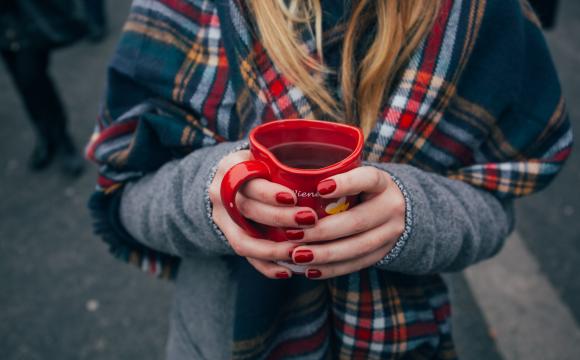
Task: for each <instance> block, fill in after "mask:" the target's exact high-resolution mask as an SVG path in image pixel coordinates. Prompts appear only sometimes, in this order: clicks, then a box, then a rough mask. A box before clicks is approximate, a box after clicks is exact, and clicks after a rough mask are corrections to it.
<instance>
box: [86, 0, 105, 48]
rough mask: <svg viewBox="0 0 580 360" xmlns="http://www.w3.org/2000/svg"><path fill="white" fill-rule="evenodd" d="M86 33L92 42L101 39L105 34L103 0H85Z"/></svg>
mask: <svg viewBox="0 0 580 360" xmlns="http://www.w3.org/2000/svg"><path fill="white" fill-rule="evenodd" d="M85 6H86V11H87V24H88V34H87V38H88V39H89V40H90V41H92V42H99V41H102V40H103V39H104V38H105V37H106V36H107V18H106V14H105V0H85Z"/></svg>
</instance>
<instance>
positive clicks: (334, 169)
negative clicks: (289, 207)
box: [221, 119, 364, 270]
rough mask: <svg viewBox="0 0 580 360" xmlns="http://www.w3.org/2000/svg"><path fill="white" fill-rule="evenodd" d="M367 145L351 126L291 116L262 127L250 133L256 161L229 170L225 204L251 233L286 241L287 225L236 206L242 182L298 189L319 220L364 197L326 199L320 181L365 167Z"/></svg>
mask: <svg viewBox="0 0 580 360" xmlns="http://www.w3.org/2000/svg"><path fill="white" fill-rule="evenodd" d="M363 145H364V135H363V133H362V131H361V130H360V129H359V128H357V127H354V126H349V125H343V124H337V123H331V122H326V121H317V120H303V119H291V120H279V121H273V122H269V123H265V124H262V125H260V126H257V127H256V128H254V129H253V130H252V131H251V132H250V153H251V156H252V160H249V161H244V162H242V163H239V164H237V165H235V166H233V167H232V168H231V169H230V170H228V172H227V173H226V174H225V176H224V178H223V180H222V184H221V199H222V203H223V204H224V206H225V208H226V210H227V211H228V213H229V215H230V216H231V217H232V219H233V220H234V221H235V222H236V223H237V224H238V225H239V226H240V227H241V228H243V229H244V230H245V231H246V232H247V233H248V234H249V235H250V236H253V237H256V238H262V239H270V240H273V241H277V242H280V241H286V240H288V239H287V238H286V233H285V229H282V228H276V227H272V226H266V225H263V224H257V223H255V222H252V221H250V220H248V219H246V218H245V217H243V216H242V214H241V213H240V212H239V210H238V209H237V207H236V205H235V198H236V193H237V192H238V190H239V189H240V187H241V186H242V185H244V184H245V183H246V182H248V181H250V180H252V179H256V178H263V179H266V180H269V181H272V182H275V183H278V184H281V185H284V186H286V187H288V188H290V189H292V190H293V191H294V192H295V194H296V197H297V200H298V201H297V203H296V206H305V207H309V208H312V209H313V210H314V211H315V212H316V214H317V215H318V218H319V219H320V218H323V217H325V216H328V215H332V214H336V213H339V212H342V211H345V210H347V209H349V208H350V207H352V206H354V205H355V204H356V203H357V202H358V196H348V197H342V198H340V199H323V198H321V197H320V195H319V194H318V191H317V185H318V183H319V182H320V181H322V180H324V179H326V178H328V177H330V176H333V175H336V174H340V173H344V172H347V171H349V170H352V169H354V168H357V167H359V166H360V165H361V161H362V159H361V154H362V149H363ZM285 265H288V264H285ZM293 270H297V269H293ZM298 270H299V269H298Z"/></svg>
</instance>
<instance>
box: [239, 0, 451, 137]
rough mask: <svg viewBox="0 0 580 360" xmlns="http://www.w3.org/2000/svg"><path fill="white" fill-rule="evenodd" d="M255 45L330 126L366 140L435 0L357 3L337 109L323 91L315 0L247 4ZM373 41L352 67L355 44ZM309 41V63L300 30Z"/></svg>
mask: <svg viewBox="0 0 580 360" xmlns="http://www.w3.org/2000/svg"><path fill="white" fill-rule="evenodd" d="M247 2H248V5H249V8H250V10H251V12H252V14H253V16H254V19H255V21H256V24H257V26H258V29H259V33H260V40H261V42H262V44H263V46H264V48H265V49H266V51H267V52H268V55H269V56H270V58H271V59H272V61H273V62H274V64H275V65H276V66H277V67H278V68H279V69H280V71H281V72H282V73H283V74H284V75H285V76H286V77H287V78H288V79H289V80H290V81H291V82H292V83H294V84H295V85H296V86H297V87H298V88H300V89H301V90H302V91H303V92H304V94H305V95H306V96H307V97H308V98H309V99H310V100H311V101H312V102H314V103H315V104H316V105H317V106H318V107H319V108H320V110H322V111H323V112H324V113H325V114H326V115H328V116H330V117H331V118H332V120H335V121H338V122H343V123H351V124H357V125H359V126H361V127H362V128H363V130H364V132H365V134H367V135H368V134H369V133H370V131H371V129H372V127H373V126H374V125H375V122H376V119H377V117H378V113H379V111H380V108H381V105H382V103H383V100H384V97H385V95H386V92H387V91H388V90H389V89H390V87H391V86H392V82H393V81H394V79H395V77H396V75H397V73H398V72H399V71H400V70H401V69H402V67H403V65H405V63H406V62H407V61H408V60H409V58H410V56H411V54H412V52H413V51H414V50H415V49H416V48H417V47H418V46H419V44H420V42H421V40H422V39H423V38H424V37H425V35H426V34H427V32H428V31H429V30H430V29H431V27H432V26H433V23H434V21H435V19H436V17H437V14H438V12H439V11H438V10H439V4H440V1H439V0H359V1H356V2H353V3H354V6H353V7H354V9H353V11H352V15H351V18H350V20H349V21H348V23H347V27H346V32H345V35H344V43H343V52H342V65H341V69H340V70H339V71H340V73H339V75H340V86H341V89H340V90H341V93H342V103H338V102H337V101H336V100H335V99H334V97H333V96H332V95H331V92H330V91H329V89H327V88H326V86H325V85H324V78H325V76H326V75H328V74H329V73H331V70H330V69H329V68H328V67H327V66H326V65H325V64H324V59H323V56H322V8H321V5H320V0H247ZM373 24H376V27H375V29H376V30H375V36H374V38H373V39H372V42H371V44H370V46H369V48H368V49H366V52H365V55H364V57H362V59H361V60H360V62H359V63H358V64H356V63H355V51H356V47H357V42H358V41H360V40H361V38H362V36H363V35H364V34H365V33H367V32H369V31H371V30H372V29H371V27H372V25H373ZM303 29H307V30H308V31H310V32H311V33H312V34H313V35H314V39H315V41H316V50H317V57H313V56H312V55H311V54H310V53H309V50H308V49H307V47H306V46H305V44H303V42H302V38H301V35H300V32H299V30H303Z"/></svg>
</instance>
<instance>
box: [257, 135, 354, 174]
mask: <svg viewBox="0 0 580 360" xmlns="http://www.w3.org/2000/svg"><path fill="white" fill-rule="evenodd" d="M268 150H270V151H271V152H272V154H274V156H275V157H276V158H277V159H278V160H279V161H280V162H281V163H283V164H284V165H286V166H289V167H292V168H295V169H321V168H325V167H327V166H330V165H333V164H336V163H338V162H340V161H342V160H344V159H346V158H347V157H348V156H349V155H350V154H352V149H349V148H347V147H344V146H340V145H336V144H325V143H319V142H288V143H282V144H279V145H274V146H272V147H270V148H269V149H268Z"/></svg>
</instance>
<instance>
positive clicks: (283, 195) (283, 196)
mask: <svg viewBox="0 0 580 360" xmlns="http://www.w3.org/2000/svg"><path fill="white" fill-rule="evenodd" d="M276 201H277V202H278V204H283V205H294V197H293V196H292V194H290V193H287V192H279V193H277V194H276Z"/></svg>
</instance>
